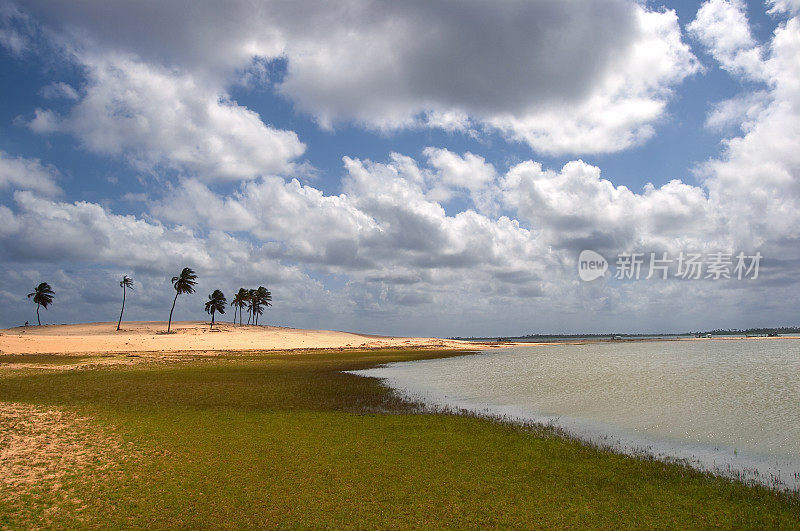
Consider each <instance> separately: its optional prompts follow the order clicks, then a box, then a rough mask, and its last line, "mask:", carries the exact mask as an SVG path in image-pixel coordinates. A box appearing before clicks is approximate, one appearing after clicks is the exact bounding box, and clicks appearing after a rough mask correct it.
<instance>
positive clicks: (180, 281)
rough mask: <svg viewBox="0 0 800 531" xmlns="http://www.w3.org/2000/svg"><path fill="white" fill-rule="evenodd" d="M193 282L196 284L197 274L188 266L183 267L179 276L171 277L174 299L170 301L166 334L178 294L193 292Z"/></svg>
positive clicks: (170, 323) (170, 324)
mask: <svg viewBox="0 0 800 531" xmlns="http://www.w3.org/2000/svg"><path fill="white" fill-rule="evenodd" d="M195 284H197V275H195V274H194V271H192V270H191V269H190V268H188V267H184V268H183V271H181V274H180V275H179V276H177V277H172V287H174V288H175V300H173V301H172V309H171V310H170V311H169V323H168V324H167V333H168V334H169V330H170V328H171V327H172V312H173V311H175V303H176V302H178V295H181V294H183V293H194V286H195Z"/></svg>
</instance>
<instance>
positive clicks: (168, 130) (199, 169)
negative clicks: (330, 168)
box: [29, 56, 305, 181]
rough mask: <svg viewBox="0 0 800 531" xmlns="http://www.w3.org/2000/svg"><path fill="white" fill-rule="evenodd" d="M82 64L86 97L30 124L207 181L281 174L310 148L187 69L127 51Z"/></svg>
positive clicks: (41, 113) (143, 164)
mask: <svg viewBox="0 0 800 531" xmlns="http://www.w3.org/2000/svg"><path fill="white" fill-rule="evenodd" d="M84 62H85V65H86V66H87V68H88V84H87V86H86V88H85V92H86V95H85V96H84V97H83V99H81V100H80V102H79V103H78V104H77V105H76V106H75V107H74V108H73V109H72V110H71V111H70V112H69V114H68V115H67V116H64V117H61V116H57V115H55V114H54V113H53V112H51V111H48V110H41V109H40V110H37V111H36V116H35V117H34V118H33V120H31V121H30V123H29V126H30V128H31V129H32V130H33V131H36V132H38V133H52V132H67V133H72V134H74V135H75V136H77V137H78V138H80V139H81V141H82V142H83V144H84V145H85V146H86V147H87V148H88V149H90V150H91V151H94V152H96V153H102V154H110V155H117V156H124V157H125V158H127V159H128V160H129V161H131V162H132V163H133V164H134V165H136V166H137V167H139V168H142V169H154V168H158V167H162V166H166V167H169V168H173V169H177V170H184V171H187V172H190V173H192V174H195V175H197V176H199V177H200V178H201V179H204V180H208V181H212V180H242V179H253V178H255V177H257V176H259V175H262V174H267V173H284V172H287V171H289V170H290V169H291V168H292V167H293V166H292V162H291V161H292V160H293V159H295V158H297V157H299V156H300V155H302V153H303V152H304V150H305V146H304V145H303V144H302V143H301V142H300V141H299V139H298V138H297V135H296V134H295V133H294V132H290V131H281V130H278V129H275V128H272V127H270V126H268V125H266V124H264V123H263V122H262V121H261V119H260V117H259V116H258V114H256V113H255V112H253V111H251V110H249V109H247V108H245V107H242V106H239V105H237V104H236V102H234V101H231V100H230V99H228V98H227V97H226V96H225V95H224V94H220V93H217V92H215V91H214V90H213V89H209V88H208V87H206V86H203V85H202V84H201V83H198V81H197V80H196V79H195V78H194V77H192V76H191V75H189V74H186V73H182V72H180V71H174V70H167V69H164V68H160V67H156V66H152V65H148V64H146V63H143V62H141V61H138V60H136V59H135V58H133V57H130V56H102V57H88V58H85V59H84Z"/></svg>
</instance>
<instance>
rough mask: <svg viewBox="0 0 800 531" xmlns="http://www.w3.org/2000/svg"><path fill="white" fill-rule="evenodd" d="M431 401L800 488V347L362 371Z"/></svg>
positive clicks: (486, 356)
mask: <svg viewBox="0 0 800 531" xmlns="http://www.w3.org/2000/svg"><path fill="white" fill-rule="evenodd" d="M357 374H360V375H362V376H371V377H377V378H382V379H384V380H385V382H386V384H388V385H389V386H391V387H392V388H394V389H396V390H397V391H399V392H400V393H402V394H404V395H406V396H409V397H411V398H414V399H417V400H422V401H424V402H425V403H427V404H428V405H430V406H436V407H451V408H462V409H466V410H469V411H472V412H477V413H480V414H485V415H488V416H501V417H505V418H507V419H512V420H518V421H529V422H531V421H532V422H536V423H541V424H548V425H553V426H555V427H557V428H560V429H563V430H565V431H566V432H568V433H569V434H571V435H573V436H576V437H579V438H581V439H583V440H586V441H588V442H591V443H595V444H600V445H602V446H607V447H610V448H612V449H614V450H616V451H621V452H624V453H629V454H647V455H651V456H654V457H657V458H660V459H666V460H684V461H685V462H687V463H689V464H691V465H692V466H695V467H696V468H700V469H704V470H709V471H713V472H715V473H718V474H721V475H726V476H730V477H738V478H740V479H744V480H746V481H756V482H759V483H762V484H765V485H768V486H771V487H777V488H780V489H788V490H797V489H798V488H800V340H795V339H782V338H779V339H750V340H746V339H725V340H680V341H631V342H608V343H589V344H582V345H565V344H554V345H531V346H517V347H511V348H507V349H501V350H493V351H486V352H481V353H478V354H475V355H468V356H460V357H455V358H446V359H437V360H424V361H414V362H404V363H396V364H390V365H387V366H384V367H380V368H376V369H370V370H366V371H358V372H357Z"/></svg>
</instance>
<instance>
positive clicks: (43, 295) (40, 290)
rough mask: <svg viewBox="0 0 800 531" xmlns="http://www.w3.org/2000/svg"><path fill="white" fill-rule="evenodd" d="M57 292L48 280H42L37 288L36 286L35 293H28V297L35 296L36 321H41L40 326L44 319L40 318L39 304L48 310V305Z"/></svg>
mask: <svg viewBox="0 0 800 531" xmlns="http://www.w3.org/2000/svg"><path fill="white" fill-rule="evenodd" d="M54 295H55V292H54V291H53V288H51V287H50V284H48V283H47V282H42V283H41V284H39V285H38V286H36V288H34V290H33V293H28V298H29V299H30V298H31V297H33V302H35V303H36V321H37V322H38V323H39V326H42V320H41V319H39V306H43V307H44V309H45V310H46V309H47V307H48V306H50V305H51V304H52V303H53V296H54Z"/></svg>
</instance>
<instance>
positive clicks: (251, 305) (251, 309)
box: [247, 289, 259, 324]
mask: <svg viewBox="0 0 800 531" xmlns="http://www.w3.org/2000/svg"><path fill="white" fill-rule="evenodd" d="M258 306H259V302H258V292H257V291H256V290H254V289H249V290H247V324H250V318H251V317H252V318H253V324H256V309H257V308H258Z"/></svg>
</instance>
